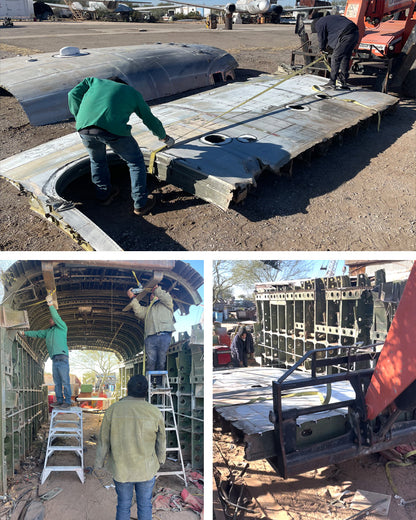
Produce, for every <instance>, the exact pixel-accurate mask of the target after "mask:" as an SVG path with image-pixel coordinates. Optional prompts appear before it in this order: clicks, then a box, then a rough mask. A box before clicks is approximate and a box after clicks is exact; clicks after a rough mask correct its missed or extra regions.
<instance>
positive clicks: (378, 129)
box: [312, 85, 381, 132]
mask: <svg viewBox="0 0 416 520" xmlns="http://www.w3.org/2000/svg"><path fill="white" fill-rule="evenodd" d="M312 90H314V91H315V92H322V90H320V89H319V88H317V87H316V85H312ZM332 97H333V96H328V99H330V98H332ZM340 100H341V101H345V102H347V103H354V104H355V105H360V106H362V107H364V108H368V110H371V111H372V112H374V114H377V116H378V121H377V132H380V125H381V114H380V112H378V110H376V109H375V108H372V107H369V106H368V105H364V103H360V102H359V101H356V100H355V99H345V98H341V99H340Z"/></svg>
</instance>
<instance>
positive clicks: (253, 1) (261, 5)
mask: <svg viewBox="0 0 416 520" xmlns="http://www.w3.org/2000/svg"><path fill="white" fill-rule="evenodd" d="M165 1H166V2H168V3H170V4H173V3H175V4H181V5H189V6H190V7H199V8H201V9H211V11H225V12H226V13H227V14H234V13H241V14H265V13H269V12H272V11H273V9H274V8H280V10H282V7H281V6H277V5H276V2H277V0H237V1H236V2H235V3H229V4H225V5H224V4H223V5H207V4H197V3H193V2H181V1H179V2H173V0H165Z"/></svg>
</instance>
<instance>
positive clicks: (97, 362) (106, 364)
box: [71, 350, 120, 391]
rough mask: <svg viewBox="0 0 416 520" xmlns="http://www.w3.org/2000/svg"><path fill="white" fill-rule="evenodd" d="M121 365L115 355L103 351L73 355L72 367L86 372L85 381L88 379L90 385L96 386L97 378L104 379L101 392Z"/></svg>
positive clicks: (82, 352) (89, 351)
mask: <svg viewBox="0 0 416 520" xmlns="http://www.w3.org/2000/svg"><path fill="white" fill-rule="evenodd" d="M119 363H120V359H119V358H118V357H117V356H116V355H115V354H113V353H112V352H105V351H103V350H82V351H78V352H73V353H71V367H73V368H74V369H80V370H83V371H85V374H84V377H83V381H85V380H86V379H88V382H89V383H92V384H94V383H95V380H96V379H97V376H100V377H102V379H101V384H100V391H101V390H102V385H103V383H104V382H105V380H106V379H107V377H108V376H109V375H110V374H113V373H114V372H116V369H117V366H118V364H119ZM93 374H94V375H95V378H94V379H93V378H92V375H93ZM92 379H93V381H92Z"/></svg>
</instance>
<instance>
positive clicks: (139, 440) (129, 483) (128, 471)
mask: <svg viewBox="0 0 416 520" xmlns="http://www.w3.org/2000/svg"><path fill="white" fill-rule="evenodd" d="M147 390H148V384H147V380H146V378H145V377H144V376H142V375H135V376H133V377H132V378H131V379H130V380H129V382H128V383H127V397H124V398H123V399H120V401H118V402H116V403H114V404H113V405H111V406H110V408H109V409H108V410H107V412H106V413H105V416H104V419H103V422H102V425H101V429H100V434H99V437H98V443H97V453H96V458H95V465H94V469H95V470H99V469H101V468H103V467H104V464H105V461H106V458H107V457H108V462H107V467H108V469H109V471H110V472H111V474H112V475H113V479H114V484H115V487H116V492H117V514H116V520H130V509H131V502H132V498H133V492H134V491H136V503H137V518H138V520H152V492H153V486H154V484H155V477H156V473H157V472H158V470H159V467H160V464H163V463H164V462H165V459H166V433H165V423H164V420H163V416H162V413H161V411H160V410H159V409H158V408H157V407H156V406H154V405H153V404H150V403H148V402H147V401H146V399H145V398H146V396H147Z"/></svg>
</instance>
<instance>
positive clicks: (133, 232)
mask: <svg viewBox="0 0 416 520" xmlns="http://www.w3.org/2000/svg"><path fill="white" fill-rule="evenodd" d="M154 42H182V43H202V44H208V45H214V46H217V47H220V48H222V49H225V50H227V51H229V52H230V53H231V54H232V55H233V56H234V57H235V58H236V59H237V61H238V63H239V69H238V71H237V79H238V80H244V79H245V78H247V77H248V76H255V75H258V74H259V73H271V72H274V71H275V70H276V69H277V67H278V66H279V65H280V64H281V63H289V62H290V51H291V50H292V49H293V48H296V47H298V45H299V41H298V37H297V36H296V35H295V34H294V27H293V26H291V25H269V24H267V25H240V26H234V28H233V30H232V31H225V30H224V29H223V26H219V29H218V30H208V29H205V27H204V25H203V23H201V22H200V23H197V22H187V23H185V22H175V23H170V24H130V23H105V22H84V23H81V24H77V23H73V22H42V23H33V22H32V23H31V22H28V23H16V24H15V27H13V28H1V29H0V57H1V58H8V57H12V56H15V55H17V54H33V53H36V52H49V51H51V52H52V51H55V52H56V51H57V50H59V49H60V48H61V47H63V46H66V45H76V46H78V47H80V48H85V47H105V46H110V45H111V46H118V45H133V44H140V43H154ZM5 63H7V62H4V61H2V60H0V67H5V66H6V65H5ZM354 81H355V79H354ZM0 116H1V117H0V143H1V155H0V157H1V158H5V157H9V156H11V155H13V154H15V153H18V152H21V151H24V150H27V149H29V148H31V147H33V146H35V145H38V144H40V143H43V142H46V141H48V140H51V139H54V138H56V137H59V136H62V135H65V134H67V133H70V132H73V131H74V127H73V123H65V124H56V125H48V126H44V127H34V126H32V125H30V124H29V123H28V120H27V117H26V115H25V114H24V112H23V110H22V109H21V107H20V105H19V104H18V102H17V101H16V100H15V99H14V98H12V97H7V96H4V95H2V96H0ZM415 121H416V102H415V100H408V99H402V100H400V102H399V105H398V107H397V109H396V110H395V111H394V112H393V113H392V114H390V115H386V116H384V117H383V118H382V122H381V128H380V131H379V132H377V128H376V125H375V124H371V125H370V126H368V128H362V129H361V130H360V132H359V134H358V135H355V134H354V135H348V136H346V137H345V139H344V143H343V146H342V147H333V148H331V149H330V150H329V151H328V153H327V154H326V155H325V156H320V157H314V158H313V159H312V161H311V163H310V164H306V163H299V164H296V165H295V168H294V173H293V175H292V176H291V177H278V176H273V175H265V176H263V177H262V178H261V179H260V181H259V183H258V187H257V189H256V190H254V191H253V192H252V193H250V194H249V196H248V197H247V199H246V200H245V201H244V203H243V204H242V205H238V206H234V207H232V208H230V209H229V210H228V211H226V212H224V211H222V210H220V209H218V208H216V207H214V206H212V205H210V204H208V203H206V202H204V201H202V200H199V199H196V198H194V197H192V196H191V195H189V194H186V193H184V192H182V191H181V190H179V189H178V188H175V187H173V186H157V188H158V189H159V199H160V200H159V203H158V204H157V206H156V208H155V210H154V211H153V213H152V214H151V215H148V216H146V217H144V218H137V217H134V216H133V214H132V209H131V208H130V206H131V202H130V200H129V194H128V190H127V187H126V185H122V188H124V190H122V191H123V192H124V193H125V194H124V195H123V196H122V197H121V199H120V201H119V202H115V203H114V206H112V208H111V210H109V209H108V210H106V211H100V212H97V211H96V210H94V208H91V207H90V206H91V205H89V203H88V200H87V201H84V206H85V209H86V211H87V212H88V211H89V212H90V215H91V216H92V217H93V218H95V219H96V221H97V223H98V224H99V225H100V226H102V227H103V228H104V229H105V231H106V232H107V233H108V234H109V235H110V236H111V237H112V238H113V239H114V240H116V241H117V242H118V243H119V245H121V247H122V248H123V249H125V250H137V251H139V250H197V251H198V250H200V251H203V250H208V251H224V250H236V251H237V250H250V251H275V250H301V251H302V250H322V251H326V250H333V251H336V250H340V251H344V250H356V251H361V250H373V251H384V250H404V251H410V250H414V249H415V247H416V217H415V211H414V197H415V194H416V193H415V192H416V182H415V177H414V174H415V166H414V165H415V159H416V157H415V146H414V143H415V142H416V122H415ZM0 173H1V172H0ZM75 188H76V187H75ZM0 189H1V193H2V196H1V200H0V250H9V251H12V250H13V251H15V250H55V251H63V250H76V249H79V247H78V246H77V245H76V244H74V243H73V242H72V240H71V239H70V238H69V237H67V236H66V235H64V234H63V233H62V232H60V231H59V230H58V229H56V228H55V227H54V226H53V225H52V224H50V223H48V222H47V221H46V220H44V219H43V218H42V217H40V216H38V215H36V214H34V213H33V212H31V211H29V202H28V200H27V199H26V198H25V197H24V196H19V192H18V190H16V188H15V187H14V186H12V185H10V184H9V183H8V182H6V181H5V180H2V179H0ZM109 211H111V215H112V216H115V217H116V218H113V219H109V218H108V216H109Z"/></svg>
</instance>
